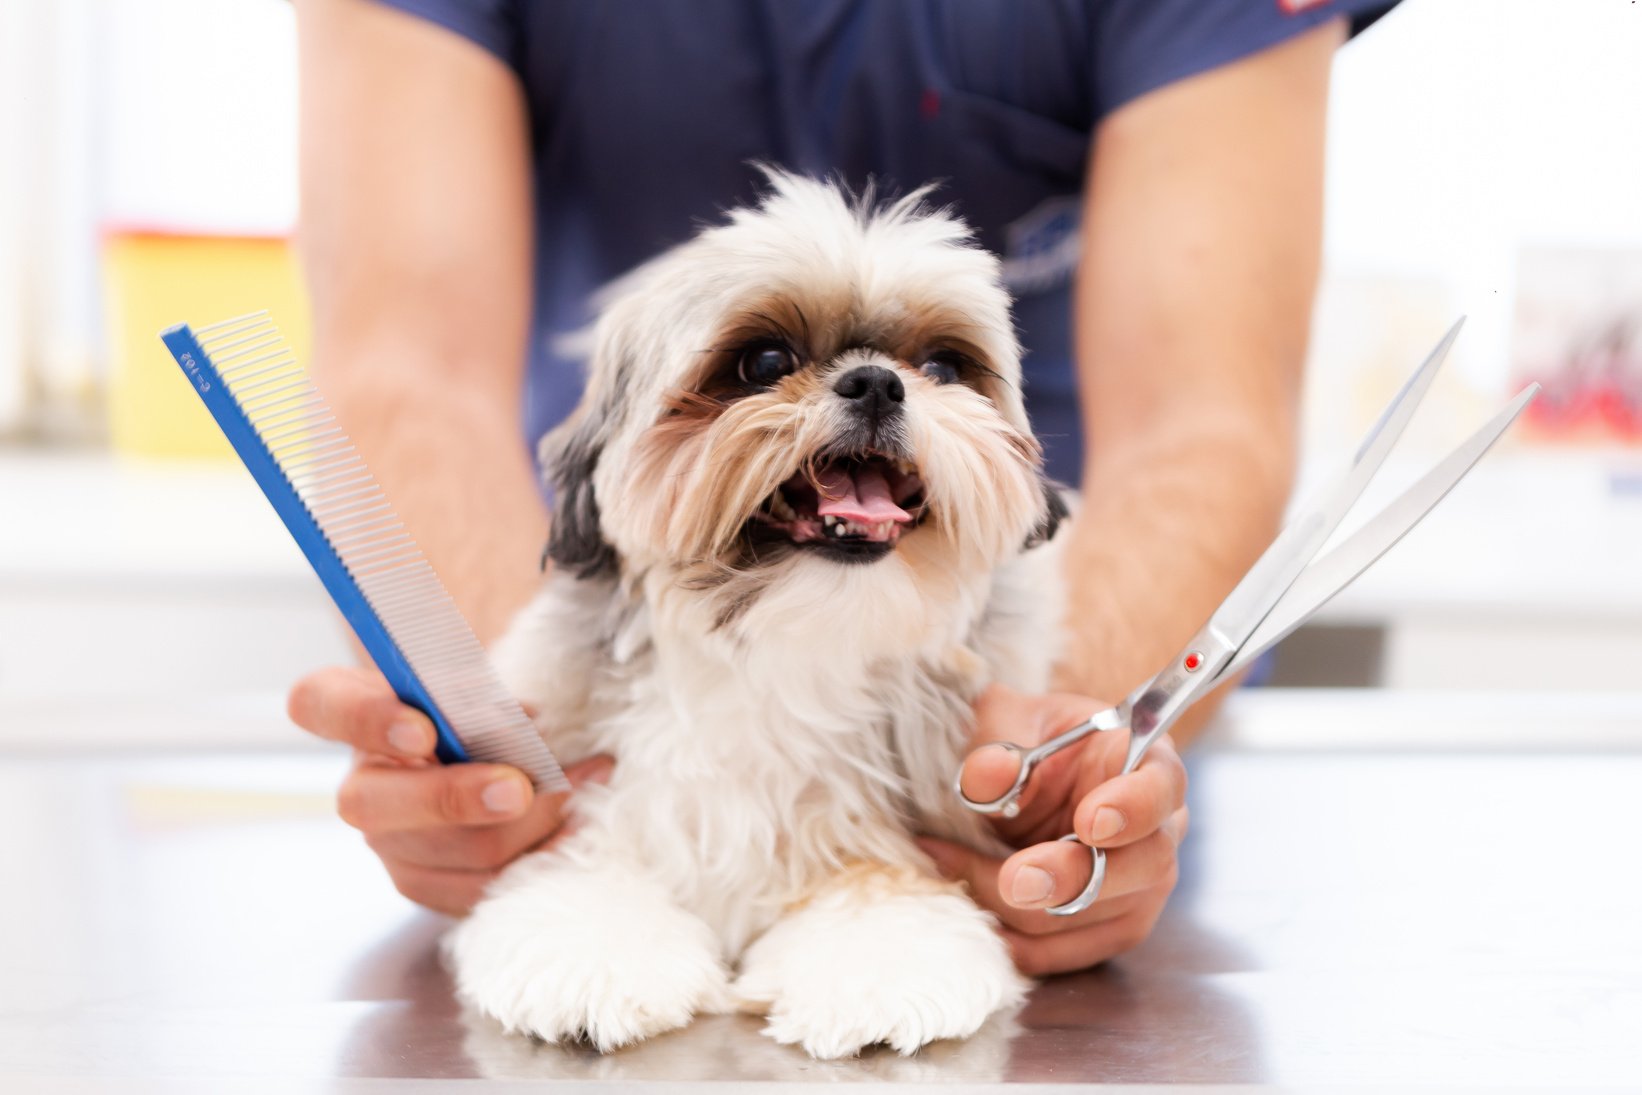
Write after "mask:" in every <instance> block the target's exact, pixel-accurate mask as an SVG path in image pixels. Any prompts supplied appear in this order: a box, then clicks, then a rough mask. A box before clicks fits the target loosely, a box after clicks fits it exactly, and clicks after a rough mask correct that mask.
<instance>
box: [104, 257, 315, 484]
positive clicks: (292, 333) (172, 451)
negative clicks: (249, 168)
mask: <svg viewBox="0 0 1642 1095" xmlns="http://www.w3.org/2000/svg"><path fill="white" fill-rule="evenodd" d="M103 271H104V278H105V282H106V287H107V306H108V335H109V359H110V366H111V367H110V370H109V376H110V380H109V433H110V437H111V439H112V441H113V445H114V451H115V452H118V453H125V454H130V455H135V456H184V457H218V458H223V459H230V458H232V457H233V450H232V449H230V448H229V447H228V442H227V441H225V440H223V437H222V433H221V431H220V430H218V429H217V425H216V423H215V422H213V421H212V420H211V415H210V414H209V413H208V412H207V411H206V410H205V406H204V405H203V404H202V403H201V402H200V400H199V397H198V396H196V395H195V394H194V393H193V392H192V391H191V390H190V389H189V386H188V382H187V380H186V379H185V378H184V377H183V375H182V372H181V370H179V369H178V368H177V364H176V362H175V361H173V360H172V359H171V355H170V354H169V353H167V352H166V349H165V346H164V345H163V344H161V342H160V338H159V334H160V331H162V330H164V329H165V328H166V327H170V326H171V325H173V324H176V323H191V324H193V325H194V326H195V327H203V326H205V325H206V324H208V323H216V322H217V321H218V320H223V319H230V318H232V317H234V316H238V315H244V314H245V313H247V312H256V311H261V310H262V309H264V308H266V309H267V310H268V311H269V313H270V315H271V317H272V319H273V321H274V322H275V323H276V324H278V325H279V329H280V333H281V334H283V335H284V336H285V338H286V340H287V342H288V343H289V344H290V346H291V347H292V349H294V350H295V351H296V355H297V360H298V361H300V362H303V363H306V362H307V360H308V345H309V339H308V330H309V326H308V303H307V298H306V296H305V295H304V293H303V290H302V284H301V279H300V277H299V275H298V272H297V264H296V257H295V255H294V254H293V252H292V248H291V245H290V242H289V241H287V240H283V239H267V238H264V239H256V238H237V237H221V236H183V235H166V234H162V233H153V232H111V233H109V234H108V235H107V236H106V237H105V238H104V243H103Z"/></svg>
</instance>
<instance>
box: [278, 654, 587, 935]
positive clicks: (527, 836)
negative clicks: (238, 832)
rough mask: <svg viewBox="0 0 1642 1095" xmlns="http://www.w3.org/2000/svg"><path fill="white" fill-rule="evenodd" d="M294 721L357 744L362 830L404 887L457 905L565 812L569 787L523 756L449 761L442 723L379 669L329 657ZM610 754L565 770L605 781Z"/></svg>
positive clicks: (300, 694)
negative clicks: (546, 777)
mask: <svg viewBox="0 0 1642 1095" xmlns="http://www.w3.org/2000/svg"><path fill="white" fill-rule="evenodd" d="M287 707H288V711H289V713H290V716H291V721H292V722H294V723H296V724H297V725H298V726H300V727H302V728H303V729H304V730H307V731H309V732H310V733H312V734H315V735H317V736H319V737H321V738H325V739H327V740H329V741H337V742H342V743H343V744H345V745H351V746H352V747H353V748H354V757H355V762H354V767H353V770H352V771H351V772H349V773H348V776H347V778H346V779H344V780H343V781H342V785H341V787H340V788H338V790H337V796H336V811H337V814H338V815H339V816H340V817H341V818H342V820H343V821H345V822H347V823H348V824H349V825H352V826H353V827H354V828H356V829H358V830H359V831H360V832H362V833H364V834H365V843H367V844H368V845H370V847H371V850H372V851H374V852H375V853H376V854H377V856H378V857H380V858H381V860H382V865H383V866H384V867H386V868H387V870H388V874H389V876H390V877H391V878H392V879H393V884H394V886H395V887H397V888H398V890H399V892H400V893H402V894H404V895H405V896H406V897H408V898H410V899H411V900H412V901H415V902H416V903H417V904H419V905H426V906H427V907H428V908H430V909H435V910H437V911H439V912H442V913H448V914H450V915H452V916H460V915H462V914H464V913H466V912H467V911H468V910H469V909H471V908H472V907H473V906H474V904H475V903H476V902H477V901H478V900H479V897H480V896H481V895H482V894H483V892H484V888H485V886H486V885H487V884H488V883H489V882H490V880H491V879H492V878H494V877H496V874H497V872H499V871H500V870H501V869H502V868H503V867H505V866H507V865H508V864H509V863H511V862H512V861H513V860H515V859H517V858H518V857H519V856H521V855H523V854H524V853H525V852H528V851H531V850H533V849H535V848H538V847H541V846H542V845H543V844H545V843H547V842H548V841H549V840H551V839H552V838H553V836H554V835H555V834H556V833H558V832H559V830H560V827H561V825H562V824H563V822H564V820H565V813H564V809H565V799H566V796H565V795H540V796H538V795H537V794H536V793H535V789H534V788H533V787H532V786H531V783H530V780H529V778H528V777H526V776H525V774H524V773H523V772H521V771H519V770H518V769H517V768H511V767H508V766H507V765H503V764H479V763H472V764H452V765H442V764H440V763H439V762H438V761H437V760H435V759H434V755H433V747H434V741H435V738H434V730H433V724H432V723H431V722H430V721H429V720H428V718H427V716H426V715H423V714H422V713H421V712H420V711H417V710H416V709H415V708H412V707H407V706H405V705H404V704H402V703H400V702H399V699H398V697H396V696H395V695H394V694H393V690H392V689H391V688H389V687H388V683H387V681H385V680H384V679H383V678H382V676H381V675H380V674H378V673H375V672H372V671H369V670H365V669H357V668H342V667H337V668H331V669H321V670H319V671H318V672H317V673H313V674H310V675H309V676H307V677H304V678H303V679H302V680H300V681H298V682H297V683H296V685H295V686H294V687H293V688H292V689H291V694H290V697H289V700H288V703H287ZM610 768H611V761H610V759H609V758H607V757H591V758H589V759H587V760H585V761H582V762H581V763H580V764H575V765H572V766H570V767H569V768H567V769H566V770H565V775H566V776H568V777H569V779H570V782H571V784H572V785H573V786H580V785H581V784H583V783H587V782H603V781H604V780H606V779H608V778H609V775H610Z"/></svg>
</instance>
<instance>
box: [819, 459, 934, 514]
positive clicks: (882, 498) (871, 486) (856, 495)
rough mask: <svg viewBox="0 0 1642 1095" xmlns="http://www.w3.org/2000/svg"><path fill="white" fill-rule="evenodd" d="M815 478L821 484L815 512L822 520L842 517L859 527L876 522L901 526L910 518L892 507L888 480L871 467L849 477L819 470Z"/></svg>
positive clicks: (840, 471)
mask: <svg viewBox="0 0 1642 1095" xmlns="http://www.w3.org/2000/svg"><path fill="white" fill-rule="evenodd" d="M817 478H818V479H819V480H820V483H821V504H820V505H818V506H816V507H815V512H816V513H817V514H818V515H819V516H822V517H828V516H831V517H842V518H843V519H844V520H846V521H857V522H860V523H861V524H863V525H874V524H877V523H878V522H880V521H894V522H895V523H896V524H898V525H904V524H906V523H907V522H908V521H910V520H912V514H910V513H908V512H907V511H906V510H904V509H902V508H901V507H900V506H897V505H896V504H895V498H894V496H893V495H891V494H890V492H889V480H887V479H885V478H884V473H883V472H881V471H879V470H878V469H877V468H875V467H871V466H868V467H864V468H862V469H861V470H860V471H858V472H856V473H855V474H854V475H851V474H850V473H849V472H848V471H846V470H845V469H843V468H839V467H831V468H827V469H825V470H823V471H822V472H821V473H820V474H819V475H818V476H817Z"/></svg>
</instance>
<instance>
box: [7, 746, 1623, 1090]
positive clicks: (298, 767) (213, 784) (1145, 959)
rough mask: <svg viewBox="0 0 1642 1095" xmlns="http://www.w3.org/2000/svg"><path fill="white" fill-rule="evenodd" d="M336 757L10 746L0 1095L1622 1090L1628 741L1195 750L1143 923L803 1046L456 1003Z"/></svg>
mask: <svg viewBox="0 0 1642 1095" xmlns="http://www.w3.org/2000/svg"><path fill="white" fill-rule="evenodd" d="M1638 739H1639V740H1638V744H1639V745H1642V727H1639V728H1638ZM341 764H342V762H341V760H340V758H337V757H335V756H332V755H329V754H325V755H321V754H314V753H300V752H292V753H285V754H246V753H239V754H231V753H229V754H222V755H216V756H202V755H193V754H190V755H175V756H168V757H162V758H125V759H119V758H102V759H87V758H83V757H82V758H76V757H51V756H49V755H46V756H39V755H37V756H32V757H28V758H23V757H12V758H9V759H7V758H5V757H4V756H3V755H0V822H3V823H4V832H5V834H6V835H5V837H4V838H3V844H0V848H3V849H4V852H3V861H0V880H3V885H4V887H5V900H4V903H3V906H0V928H3V930H0V1091H3V1092H6V1093H8V1095H9V1093H12V1092H34V1091H41V1092H89V1091H119V1092H126V1091H141V1092H150V1091H153V1092H193V1091H200V1092H207V1091H208V1092H222V1091H230V1090H232V1091H243V1090H251V1091H260V1090H267V1091H278V1092H305V1091H326V1092H354V1091H412V1092H422V1091H444V1090H446V1089H454V1090H461V1091H467V1090H470V1089H471V1088H473V1087H476V1086H478V1085H479V1083H480V1082H481V1080H482V1078H491V1079H503V1080H507V1081H513V1083H514V1085H515V1086H520V1085H522V1086H525V1087H530V1086H534V1085H533V1084H532V1081H536V1082H543V1081H557V1082H564V1081H569V1083H570V1086H571V1087H572V1088H575V1087H581V1086H583V1085H591V1084H593V1083H603V1082H608V1081H627V1082H633V1083H638V1082H652V1081H655V1082H661V1081H671V1082H673V1083H686V1084H692V1085H695V1084H705V1085H709V1086H714V1085H716V1084H717V1083H719V1082H724V1081H750V1082H756V1083H758V1084H761V1085H766V1086H776V1085H786V1084H794V1083H805V1082H815V1081H819V1082H839V1081H856V1080H872V1081H890V1082H901V1083H907V1084H912V1083H922V1082H926V1081H934V1082H941V1083H944V1084H947V1085H959V1089H968V1088H969V1087H971V1086H972V1087H973V1088H974V1089H984V1088H987V1087H990V1086H992V1085H1002V1084H1007V1085H1011V1086H1014V1085H1018V1084H1041V1085H1051V1086H1052V1085H1062V1084H1074V1083H1091V1082H1092V1083H1099V1084H1107V1085H1114V1087H1118V1086H1123V1085H1131V1084H1159V1083H1164V1084H1216V1085H1228V1086H1240V1085H1249V1086H1259V1087H1264V1086H1268V1085H1271V1086H1283V1087H1294V1088H1304V1089H1308V1090H1309V1089H1314V1088H1316V1087H1319V1086H1332V1085H1360V1084H1372V1085H1377V1086H1395V1087H1399V1088H1400V1087H1404V1086H1408V1085H1414V1084H1437V1085H1442V1086H1470V1085H1478V1086H1500V1085H1511V1086H1524V1085H1525V1086H1538V1087H1543V1088H1545V1089H1549V1090H1558V1091H1566V1090H1572V1089H1577V1088H1580V1087H1585V1086H1605V1085H1612V1084H1637V1085H1642V881H1639V873H1638V868H1639V864H1642V857H1639V856H1638V854H1637V849H1636V843H1637V840H1638V838H1639V836H1642V824H1639V823H1642V753H1638V752H1634V751H1627V750H1612V751H1608V752H1605V753H1595V752H1584V753H1572V754H1569V753H1528V752H1523V753H1514V754H1490V753H1476V752H1471V753H1446V754H1445V753H1442V752H1433V751H1422V752H1420V753H1411V752H1403V753H1393V754H1372V753H1362V752H1358V753H1349V752H1340V753H1324V752H1313V753H1301V752H1294V751H1284V752H1239V751H1218V752H1217V751H1210V752H1207V753H1204V754H1201V755H1199V756H1198V757H1196V759H1195V762H1194V765H1193V769H1194V771H1193V779H1194V782H1193V805H1194V815H1193V817H1194V821H1193V832H1192V834H1191V838H1190V840H1189V841H1188V843H1187V845H1186V861H1185V864H1184V871H1183V879H1182V883H1181V887H1180V891H1179V893H1178V894H1177V896H1176V898H1175V900H1174V902H1173V904H1172V905H1171V908H1170V910H1169V912H1168V914H1167V915H1166V918H1165V920H1164V921H1163V923H1162V924H1161V926H1160V927H1159V929H1158V931H1157V932H1156V934H1155V936H1154V937H1153V938H1152V939H1151V940H1150V941H1149V942H1148V943H1147V944H1146V945H1145V946H1143V947H1142V948H1141V949H1139V950H1138V951H1136V952H1134V953H1133V954H1131V955H1129V956H1127V957H1124V958H1122V959H1120V960H1118V961H1115V962H1112V963H1111V964H1109V965H1108V966H1106V967H1104V968H1102V969H1098V970H1095V971H1093V972H1089V973H1084V974H1079V975H1076V976H1070V977H1064V978H1059V979H1056V980H1052V981H1049V982H1047V983H1045V984H1043V985H1042V986H1040V987H1039V988H1038V989H1037V991H1036V992H1035V993H1034V994H1033V995H1032V997H1031V999H1030V1001H1029V1002H1028V1003H1027V1004H1026V1005H1025V1007H1023V1008H1022V1009H1021V1010H1020V1011H1019V1012H1018V1013H1017V1014H1014V1015H1010V1016H1005V1017H1000V1018H999V1019H998V1020H996V1021H995V1022H993V1023H992V1024H991V1025H990V1026H989V1027H988V1028H986V1029H985V1030H983V1031H982V1032H981V1034H980V1035H978V1036H977V1037H975V1038H974V1039H972V1040H970V1041H968V1042H965V1043H962V1044H942V1045H937V1046H934V1047H931V1048H929V1049H927V1050H926V1051H925V1052H923V1053H921V1054H919V1055H917V1056H915V1057H912V1058H901V1057H898V1056H896V1055H894V1054H893V1053H890V1052H888V1051H883V1052H869V1053H867V1054H866V1055H864V1056H863V1057H861V1058H860V1059H858V1060H850V1061H843V1062H825V1063H820V1062H814V1061H811V1060H809V1059H807V1058H805V1057H804V1056H802V1055H801V1054H798V1053H795V1052H792V1051H789V1050H787V1049H784V1048H783V1047H780V1046H777V1045H775V1044H773V1043H771V1042H770V1041H768V1040H767V1039H764V1038H762V1037H760V1036H759V1035H758V1023H757V1022H756V1021H755V1020H753V1019H748V1018H715V1019H710V1020H706V1021H702V1022H699V1023H697V1024H696V1025H695V1026H693V1027H692V1028H690V1029H688V1030H686V1031H684V1032H680V1033H677V1034H674V1035H670V1036H667V1037H663V1038H660V1039H657V1040H656V1041H654V1042H652V1043H650V1044H648V1045H645V1046H641V1047H638V1048H636V1049H633V1050H629V1051H625V1052H621V1053H616V1054H613V1055H610V1056H608V1057H600V1056H598V1055H596V1054H592V1053H590V1052H585V1051H577V1050H563V1049H558V1048H554V1047H551V1046H540V1045H534V1044H532V1043H530V1042H528V1041H524V1040H521V1039H516V1038H508V1037H504V1036H502V1035H501V1034H500V1033H499V1032H498V1031H496V1030H495V1029H493V1028H491V1027H490V1026H489V1025H488V1024H486V1023H484V1022H482V1021H477V1020H474V1019H472V1018H470V1017H468V1016H465V1015H463V1014H461V1013H460V1012H459V1010H458V1009H457V1007H456V1006H455V1005H454V1004H453V1002H452V999H451V993H450V983H449V979H448V977H447V975H446V974H445V972H444V971H443V969H442V968H441V965H440V962H439V959H438V952H437V947H436V940H437V937H438V935H439V933H440V931H441V928H442V926H443V925H442V922H441V921H440V920H439V919H438V918H436V917H433V916H430V915H427V914H423V913H420V912H417V911H415V910H413V909H412V908H411V907H410V906H409V905H407V904H406V903H405V902H403V901H402V900H401V899H400V898H399V897H398V896H397V895H396V894H394V893H393V891H392V890H391V888H390V887H389V885H388V883H387V881H386V879H385V877H384V876H383V875H382V873H381V871H380V870H379V868H378V867H377V865H376V863H375V861H374V860H373V859H372V857H371V856H370V855H369V854H368V853H367V851H366V850H365V849H364V847H363V846H362V845H361V843H360V841H359V840H358V839H357V837H356V836H355V835H354V834H353V833H351V832H350V831H349V830H347V829H345V828H344V827H343V826H341V825H340V824H339V823H337V822H336V821H334V820H332V818H331V816H330V798H329V791H330V788H331V787H332V786H333V785H334V783H335V780H336V778H337V776H338V774H339V773H340V771H341Z"/></svg>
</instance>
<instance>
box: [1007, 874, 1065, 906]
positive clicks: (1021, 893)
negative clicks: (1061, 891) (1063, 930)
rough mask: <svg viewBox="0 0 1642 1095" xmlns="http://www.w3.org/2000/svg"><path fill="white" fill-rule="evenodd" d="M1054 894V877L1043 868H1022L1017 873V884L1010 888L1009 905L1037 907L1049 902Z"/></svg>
mask: <svg viewBox="0 0 1642 1095" xmlns="http://www.w3.org/2000/svg"><path fill="white" fill-rule="evenodd" d="M1054 892H1055V876H1054V875H1052V874H1050V873H1049V872H1048V871H1046V870H1044V869H1043V868H1042V867H1022V868H1021V869H1020V870H1018V871H1016V872H1015V883H1014V885H1012V886H1010V887H1009V903H1010V904H1011V905H1037V904H1039V903H1041V902H1044V901H1047V900H1048V899H1049V895H1050V894H1052V893H1054Z"/></svg>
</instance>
